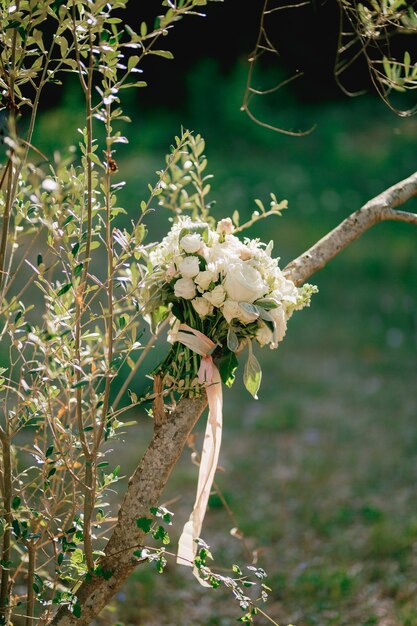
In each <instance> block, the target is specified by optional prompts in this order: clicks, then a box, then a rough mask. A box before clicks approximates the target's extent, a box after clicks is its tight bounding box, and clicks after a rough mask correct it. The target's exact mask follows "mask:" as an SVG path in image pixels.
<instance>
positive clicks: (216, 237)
mask: <svg viewBox="0 0 417 626" xmlns="http://www.w3.org/2000/svg"><path fill="white" fill-rule="evenodd" d="M234 230H235V228H234V225H233V223H232V220H231V219H230V218H225V219H222V220H220V221H219V222H218V223H217V227H216V228H214V227H213V226H212V225H210V224H209V223H206V222H203V221H196V220H194V221H193V220H192V219H191V218H190V217H188V216H179V218H178V220H177V221H176V222H175V223H174V224H173V226H172V228H171V230H170V231H169V233H168V235H167V236H166V237H164V239H163V240H162V241H161V242H160V243H158V244H156V245H154V246H153V247H151V250H150V253H149V257H148V266H147V269H146V272H145V275H144V277H143V281H142V288H141V289H140V301H141V302H140V303H141V305H142V307H143V309H144V311H145V314H146V317H147V319H148V321H149V322H150V323H151V326H152V328H153V330H154V331H155V330H156V329H157V327H158V325H159V324H160V322H161V321H163V320H164V319H165V318H166V317H167V316H168V315H169V314H171V315H172V320H171V329H170V332H169V334H168V340H169V341H170V343H172V344H173V347H172V349H171V351H170V353H169V354H168V355H167V357H166V359H165V360H164V362H163V363H161V365H160V366H159V367H158V370H157V373H160V374H161V375H162V376H163V378H164V383H165V386H166V387H172V388H173V389H175V390H178V391H181V392H182V393H183V394H189V395H195V394H196V393H198V389H199V386H200V384H201V376H200V380H199V376H198V373H199V370H200V366H201V357H202V356H203V355H202V354H199V353H198V351H197V352H196V351H195V350H193V349H192V347H190V345H189V342H187V341H186V335H187V334H189V335H190V337H191V329H193V330H194V331H195V333H194V336H196V334H197V333H199V335H198V336H199V337H201V336H202V335H204V336H205V337H206V338H208V339H210V340H211V342H212V343H213V346H212V348H211V349H210V350H209V351H210V354H211V356H212V358H213V361H214V363H215V364H216V366H217V368H218V369H219V371H220V375H221V379H222V381H223V382H224V383H225V384H226V385H229V386H230V385H231V384H232V383H233V380H234V374H235V370H236V367H237V364H238V362H237V357H236V355H237V354H239V353H240V352H241V351H242V350H243V349H244V348H245V347H247V348H248V358H247V361H246V366H245V372H244V382H245V385H246V387H247V389H248V390H249V391H250V392H251V393H252V395H253V396H254V397H256V394H257V391H258V388H259V384H260V380H261V369H260V366H259V363H258V361H257V359H256V357H255V356H254V355H253V352H252V341H256V342H257V343H258V344H259V345H260V346H265V345H269V347H270V348H277V347H278V344H279V342H280V341H281V340H282V339H283V337H284V335H285V332H286V328H287V321H288V319H289V318H290V317H291V315H292V313H293V312H294V311H295V310H298V309H301V308H303V307H305V306H308V305H309V302H310V297H311V294H312V293H314V292H315V291H316V288H315V287H313V286H311V285H304V286H303V287H301V288H297V287H296V286H295V284H294V283H293V282H292V281H290V280H288V279H287V278H285V276H284V275H283V273H282V271H281V270H280V268H279V267H278V261H279V259H276V258H273V257H272V256H271V253H272V245H273V244H272V242H270V243H269V244H268V245H265V244H263V243H262V242H260V241H259V239H249V238H244V240H243V241H241V240H240V239H239V238H238V237H237V236H236V235H234V234H233V232H234ZM191 339H192V337H191ZM200 352H201V351H200Z"/></svg>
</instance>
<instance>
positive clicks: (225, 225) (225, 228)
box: [216, 217, 235, 235]
mask: <svg viewBox="0 0 417 626" xmlns="http://www.w3.org/2000/svg"><path fill="white" fill-rule="evenodd" d="M234 229H235V227H234V226H233V222H232V220H231V219H230V217H225V218H224V219H222V220H220V222H218V223H217V228H216V231H217V232H218V233H219V235H231V234H232V232H233V231H234Z"/></svg>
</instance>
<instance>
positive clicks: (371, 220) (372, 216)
mask: <svg viewBox="0 0 417 626" xmlns="http://www.w3.org/2000/svg"><path fill="white" fill-rule="evenodd" d="M416 195H417V172H416V173H414V174H412V176H409V177H408V178H405V179H404V180H402V181H401V182H399V183H397V184H396V185H393V186H392V187H390V188H389V189H386V190H385V191H383V192H382V193H381V194H379V196H376V197H375V198H373V199H372V200H369V202H367V203H366V204H365V205H364V206H363V207H362V208H360V209H359V210H358V211H355V213H352V215H350V216H349V217H348V218H346V219H345V220H343V222H341V223H340V224H339V225H338V226H336V228H334V229H333V230H332V231H330V232H329V233H327V235H325V236H324V237H323V238H322V239H320V241H318V242H317V243H315V244H314V246H312V247H311V248H310V249H309V250H307V251H306V252H304V253H303V254H301V255H300V256H299V257H297V258H296V259H294V261H291V262H290V263H288V265H287V266H286V267H285V268H284V274H285V275H286V276H287V278H290V279H291V280H293V281H294V282H295V284H296V285H301V284H302V283H303V282H305V281H306V280H307V278H309V277H310V276H312V274H314V273H315V272H317V271H318V270H321V269H322V268H323V267H324V266H325V265H326V263H328V262H329V261H330V260H331V259H333V257H335V256H336V255H337V254H339V252H341V251H342V250H344V249H345V248H346V247H347V246H348V245H349V244H350V243H352V241H354V240H355V239H358V237H360V236H361V235H362V234H363V233H364V232H365V231H367V230H368V229H369V228H371V226H374V225H375V224H378V223H379V222H382V221H384V220H396V221H401V222H408V223H409V224H416V225H417V214H415V213H408V212H407V211H396V210H395V207H397V206H400V205H402V204H404V203H405V202H407V200H409V199H410V198H412V197H414V196H416Z"/></svg>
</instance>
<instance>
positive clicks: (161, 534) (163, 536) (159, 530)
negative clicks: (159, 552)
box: [152, 526, 170, 546]
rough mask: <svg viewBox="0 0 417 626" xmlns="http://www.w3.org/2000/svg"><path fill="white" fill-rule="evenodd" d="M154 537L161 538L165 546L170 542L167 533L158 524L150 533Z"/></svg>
mask: <svg viewBox="0 0 417 626" xmlns="http://www.w3.org/2000/svg"><path fill="white" fill-rule="evenodd" d="M152 536H153V538H154V539H161V540H162V543H163V544H164V545H165V546H167V545H168V544H169V542H170V538H169V535H168V533H167V531H166V530H165V528H164V527H163V526H158V528H157V529H156V530H155V531H154V532H153V533H152Z"/></svg>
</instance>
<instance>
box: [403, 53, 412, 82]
mask: <svg viewBox="0 0 417 626" xmlns="http://www.w3.org/2000/svg"><path fill="white" fill-rule="evenodd" d="M410 63H411V58H410V53H409V52H408V50H406V52H404V73H405V76H406V77H407V76H408V74H409V72H410Z"/></svg>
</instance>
